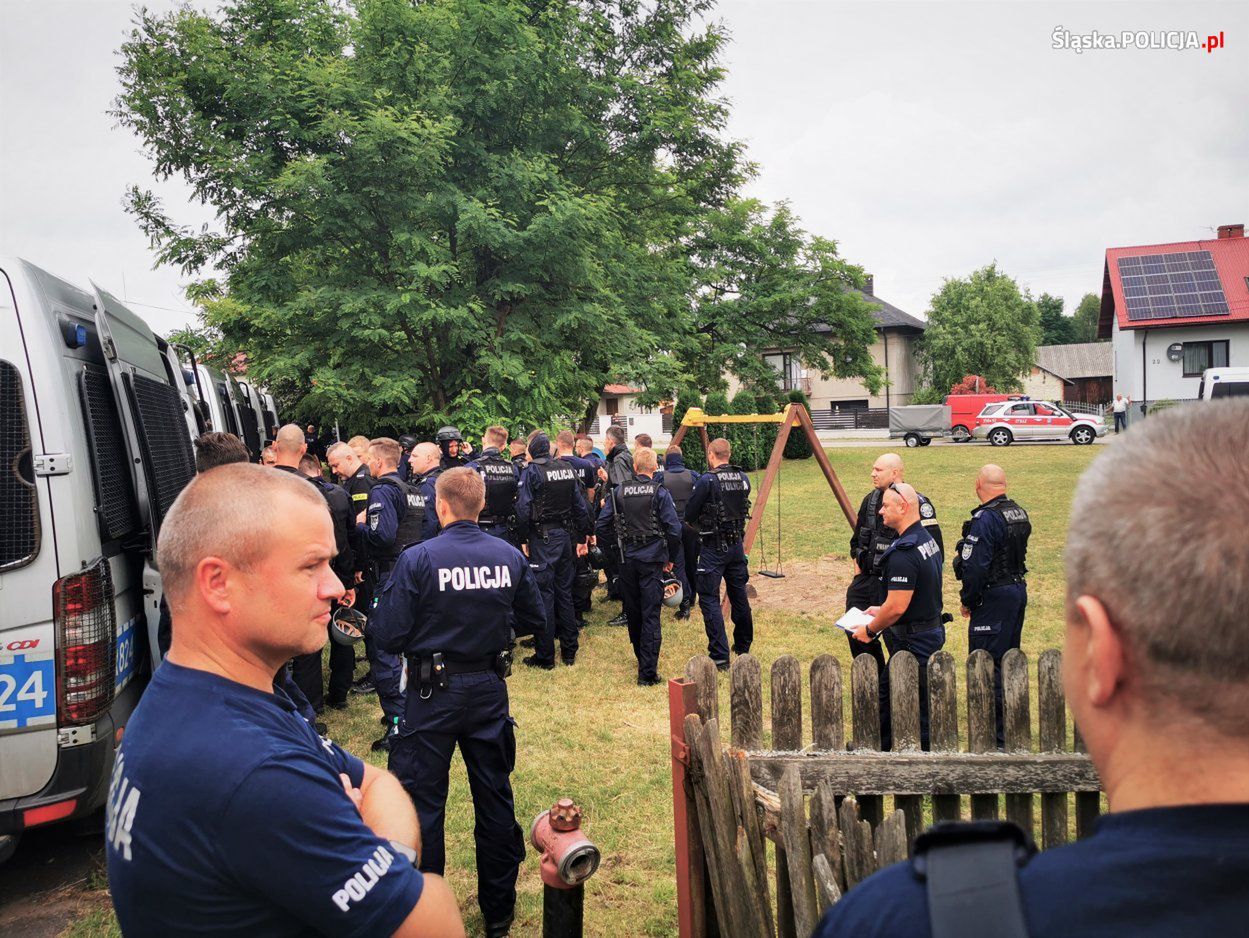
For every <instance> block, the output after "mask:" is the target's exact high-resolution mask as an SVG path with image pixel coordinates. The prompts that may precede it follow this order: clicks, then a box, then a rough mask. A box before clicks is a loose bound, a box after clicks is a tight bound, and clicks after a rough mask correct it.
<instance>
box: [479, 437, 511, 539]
mask: <svg viewBox="0 0 1249 938" xmlns="http://www.w3.org/2000/svg"><path fill="white" fill-rule="evenodd" d="M477 471H478V472H480V473H481V478H482V481H483V482H485V483H486V507H485V508H484V509H483V510H482V513H481V520H482V521H483V522H485V523H486V524H492V523H493V524H500V523H502V522H504V521H508V520H510V519H511V518H512V517H513V516H514V515H515V514H516V494H517V492H519V491H520V484H519V482H517V480H516V467H515V466H513V465H512V461H511V460H510V459H504V458H503V457H502V456H500V455H498V454H497V453H496V454H493V455H490V456H483V457H481V459H479V460H477Z"/></svg>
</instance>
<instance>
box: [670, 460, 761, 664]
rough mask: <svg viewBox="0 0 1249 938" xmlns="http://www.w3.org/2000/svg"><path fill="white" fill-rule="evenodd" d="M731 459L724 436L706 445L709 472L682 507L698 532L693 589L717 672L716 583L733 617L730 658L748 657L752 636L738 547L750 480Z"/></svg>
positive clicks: (722, 646) (720, 624)
mask: <svg viewBox="0 0 1249 938" xmlns="http://www.w3.org/2000/svg"><path fill="white" fill-rule="evenodd" d="M732 455H733V447H732V446H731V445H730V444H729V441H728V440H726V439H724V437H719V438H717V439H714V440H712V441H711V443H710V444H709V445H708V446H707V465H708V466H709V467H710V469H709V471H707V472H704V473H703V474H702V475H700V476H699V477H698V481H697V482H695V483H694V491H693V493H691V495H690V500H689V504H688V505H686V506H685V520H686V521H688V522H689V523H690V524H691V525H693V526H694V527H696V528H697V529H698V532H699V540H700V547H699V556H698V567H697V570H696V571H695V578H694V585H695V588H696V589H697V590H698V608H699V610H700V611H701V612H702V614H703V628H704V629H705V630H706V632H707V655H708V656H709V657H710V658H711V660H712V661H714V662H715V663H716V667H717V668H719V669H720V670H721V671H727V670H728V669H729V642H728V636H727V635H726V633H725V630H724V614H723V613H722V612H721V611H720V583H721V582H723V583H724V586H725V589H726V591H727V592H728V595H729V609H730V610H731V612H732V616H733V652H734V654H738V655H745V654H748V653H749V652H750V646H751V643H752V642H753V641H754V638H755V620H754V615H753V614H752V613H751V611H750V599H749V598H748V597H747V595H746V582H747V580H749V578H750V570H749V569H748V568H747V565H746V552H745V550H743V549H742V537H743V536H744V535H745V533H746V519H747V518H749V517H750V476H748V475H746V473H745V472H743V471H742V470H741V469H739V468H738V467H737V466H734V465H732V464H730V463H729V458H730V457H731V456H732Z"/></svg>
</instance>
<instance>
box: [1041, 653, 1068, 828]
mask: <svg viewBox="0 0 1249 938" xmlns="http://www.w3.org/2000/svg"><path fill="white" fill-rule="evenodd" d="M1037 708H1038V714H1039V715H1040V731H1041V751H1042V752H1062V751H1063V750H1065V749H1066V748H1067V701H1066V699H1065V697H1064V696H1063V656H1062V652H1060V651H1056V650H1054V649H1052V648H1051V649H1050V650H1049V651H1043V652H1041V657H1040V658H1039V659H1038V660H1037ZM1066 842H1067V795H1066V794H1065V793H1061V792H1059V793H1054V794H1043V795H1041V846H1042V848H1043V849H1045V850H1048V849H1049V848H1050V847H1058V846H1061V845H1062V844H1065V843H1066Z"/></svg>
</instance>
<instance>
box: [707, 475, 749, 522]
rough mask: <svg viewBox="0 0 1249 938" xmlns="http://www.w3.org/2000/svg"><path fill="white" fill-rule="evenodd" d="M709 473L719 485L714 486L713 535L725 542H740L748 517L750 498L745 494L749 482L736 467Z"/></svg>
mask: <svg viewBox="0 0 1249 938" xmlns="http://www.w3.org/2000/svg"><path fill="white" fill-rule="evenodd" d="M711 471H712V472H713V473H714V474H715V476H716V479H717V480H718V481H719V483H720V484H719V485H718V486H716V494H715V498H714V501H715V505H714V507H713V509H712V517H713V519H714V524H715V530H714V532H713V533H715V534H716V535H717V536H718V537H720V538H723V539H725V540H730V541H736V540H741V538H742V535H743V534H744V533H745V531H746V518H747V517H748V516H749V515H750V496H749V495H748V494H747V492H748V486H749V485H750V480H749V479H748V478H747V477H746V473H744V472H742V470H741V469H739V468H738V467H737V466H721V467H720V468H719V469H712V470H711ZM704 533H708V532H704Z"/></svg>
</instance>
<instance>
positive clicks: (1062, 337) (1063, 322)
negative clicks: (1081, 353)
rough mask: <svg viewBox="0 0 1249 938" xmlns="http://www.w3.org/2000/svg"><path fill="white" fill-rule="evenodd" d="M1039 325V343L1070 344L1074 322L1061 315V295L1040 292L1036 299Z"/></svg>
mask: <svg viewBox="0 0 1249 938" xmlns="http://www.w3.org/2000/svg"><path fill="white" fill-rule="evenodd" d="M1036 308H1037V314H1038V316H1039V319H1040V326H1041V341H1040V343H1039V344H1041V345H1070V344H1071V343H1072V342H1074V341H1076V340H1075V322H1074V320H1072V319H1071V318H1070V317H1068V316H1064V315H1063V299H1062V297H1061V296H1050V295H1049V294H1048V293H1042V294H1041V296H1040V297H1039V298H1038V299H1037V301H1036Z"/></svg>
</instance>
